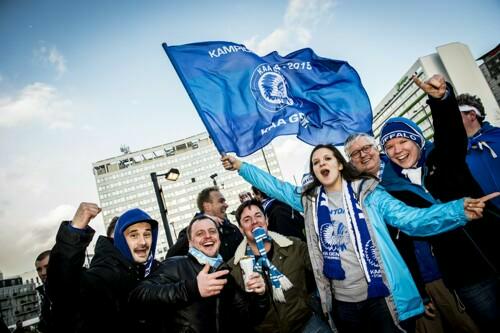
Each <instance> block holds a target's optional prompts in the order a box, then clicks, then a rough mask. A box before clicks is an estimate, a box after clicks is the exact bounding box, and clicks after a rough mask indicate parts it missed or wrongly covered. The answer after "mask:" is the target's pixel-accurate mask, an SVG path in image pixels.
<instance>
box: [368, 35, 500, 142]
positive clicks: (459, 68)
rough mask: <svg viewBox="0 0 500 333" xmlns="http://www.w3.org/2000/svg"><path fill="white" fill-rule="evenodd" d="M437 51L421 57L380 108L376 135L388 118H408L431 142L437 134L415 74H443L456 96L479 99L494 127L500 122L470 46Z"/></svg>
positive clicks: (375, 122)
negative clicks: (412, 76) (463, 94)
mask: <svg viewBox="0 0 500 333" xmlns="http://www.w3.org/2000/svg"><path fill="white" fill-rule="evenodd" d="M436 51H437V52H436V53H433V54H430V55H426V56H422V57H419V58H418V59H417V61H416V62H415V63H414V64H413V65H412V66H411V67H410V68H409V69H408V71H407V72H406V73H404V75H403V76H402V78H401V79H400V80H399V81H398V82H397V83H396V84H395V85H394V87H393V88H392V89H391V90H390V91H389V93H388V94H387V95H386V96H385V97H384V98H383V99H382V101H381V102H380V103H379V104H378V105H377V107H376V108H375V110H374V115H373V132H374V134H375V136H376V137H377V138H378V137H379V135H380V130H381V127H382V125H383V124H384V123H385V121H386V120H387V119H389V118H392V117H405V118H409V119H411V120H413V121H414V122H416V123H417V124H418V125H419V126H420V128H421V129H422V130H423V131H424V135H425V137H426V138H427V139H432V137H433V135H434V132H433V128H432V119H431V112H430V108H429V107H428V105H427V103H426V100H427V96H426V95H425V93H423V92H422V90H420V89H419V88H418V87H417V86H416V85H415V84H413V81H412V80H411V75H412V74H413V73H417V75H418V77H419V78H420V79H421V80H423V81H424V80H427V79H428V78H430V77H431V76H432V75H434V74H441V75H443V76H444V77H445V78H446V80H447V81H448V82H450V83H451V84H452V85H453V86H454V87H455V90H456V93H457V94H461V93H469V94H472V95H477V96H479V97H480V98H481V100H482V102H483V105H484V107H485V110H486V112H487V116H486V120H488V121H490V122H491V123H493V124H499V123H500V111H499V106H498V103H497V101H496V100H495V97H494V96H493V93H492V92H491V89H490V87H489V86H488V83H487V82H486V79H485V78H484V76H483V74H482V72H481V71H480V69H479V67H478V65H477V64H476V61H475V60H474V58H473V57H472V54H471V52H470V50H469V48H468V47H467V45H464V44H462V43H450V44H446V45H443V46H439V47H437V48H436Z"/></svg>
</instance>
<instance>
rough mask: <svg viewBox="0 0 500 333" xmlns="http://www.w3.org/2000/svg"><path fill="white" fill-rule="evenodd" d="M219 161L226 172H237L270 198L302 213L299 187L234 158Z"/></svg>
mask: <svg viewBox="0 0 500 333" xmlns="http://www.w3.org/2000/svg"><path fill="white" fill-rule="evenodd" d="M221 161H222V165H223V166H224V168H225V169H226V170H238V172H239V174H240V176H241V177H243V179H245V180H246V181H247V182H249V183H250V184H252V185H253V186H255V187H257V188H258V189H259V190H261V191H262V192H264V193H266V194H267V195H268V196H270V197H271V198H275V199H278V200H279V201H282V202H285V203H287V204H289V205H290V206H292V207H293V208H294V209H296V210H298V211H300V212H303V211H304V208H303V206H302V200H301V193H302V189H301V187H299V186H294V185H292V184H290V183H287V182H284V181H282V180H279V179H277V178H276V177H274V176H273V175H271V174H269V173H267V172H265V171H263V170H261V169H259V168H257V167H256V166H254V165H252V164H249V163H245V162H241V161H240V160H239V159H237V158H236V157H234V156H229V155H226V156H223V157H222V158H221Z"/></svg>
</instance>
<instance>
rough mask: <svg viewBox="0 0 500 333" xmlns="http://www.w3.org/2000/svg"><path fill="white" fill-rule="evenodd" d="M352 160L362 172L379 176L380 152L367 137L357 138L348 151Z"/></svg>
mask: <svg viewBox="0 0 500 333" xmlns="http://www.w3.org/2000/svg"><path fill="white" fill-rule="evenodd" d="M347 155H348V156H349V157H350V161H351V163H352V165H354V167H355V168H356V169H357V170H358V171H360V172H366V173H369V174H371V175H374V176H377V175H378V172H379V170H380V153H379V152H378V150H377V148H376V147H375V146H374V145H373V144H372V143H371V142H369V141H368V139H367V138H365V137H359V138H357V139H355V140H354V141H353V142H352V143H351V145H350V147H349V150H348V151H347Z"/></svg>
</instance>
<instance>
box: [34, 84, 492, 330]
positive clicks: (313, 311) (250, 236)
mask: <svg viewBox="0 0 500 333" xmlns="http://www.w3.org/2000/svg"><path fill="white" fill-rule="evenodd" d="M413 80H414V82H415V84H416V85H417V86H418V87H419V88H420V89H422V91H423V92H425V93H426V94H427V95H428V101H427V103H428V104H429V106H430V108H431V112H432V120H433V127H434V140H433V142H430V141H428V140H426V138H425V136H424V135H423V133H422V130H421V129H420V128H419V127H418V125H417V124H416V123H415V122H413V121H412V120H410V119H405V118H391V119H389V120H388V121H386V123H385V124H384V125H383V127H382V129H381V135H380V142H377V141H376V140H375V138H374V137H372V136H371V135H369V134H366V133H353V134H352V135H351V136H350V137H349V138H347V140H346V142H345V146H344V148H345V155H346V156H347V158H345V157H344V155H343V154H342V153H341V152H340V151H339V150H338V149H337V148H336V147H335V146H333V145H330V144H328V138H325V144H321V145H318V146H316V147H314V149H313V150H312V153H311V155H310V158H309V169H310V170H309V173H310V174H309V177H307V178H306V179H305V181H304V182H303V184H302V186H295V185H292V184H289V183H286V182H283V181H282V180H279V179H276V178H275V177H274V176H272V175H270V174H268V173H267V172H265V171H263V170H260V169H259V168H257V167H255V166H253V165H251V164H249V163H246V162H242V161H240V160H239V159H237V158H235V157H233V156H228V155H227V156H223V157H222V158H221V162H222V165H223V166H224V168H225V169H227V170H237V171H238V173H239V175H240V176H241V177H243V178H244V179H245V180H246V181H247V182H248V183H249V184H250V185H251V186H252V192H253V193H244V192H242V193H241V195H240V201H241V205H240V206H239V207H238V208H237V209H236V212H235V217H236V222H237V225H235V224H233V223H231V222H230V221H229V219H228V218H227V216H226V210H227V208H228V205H227V203H226V200H225V198H224V195H223V193H221V191H220V190H219V189H218V188H217V187H209V188H206V189H203V190H202V191H201V192H200V193H199V195H198V198H197V206H198V209H199V213H197V214H196V215H195V216H194V218H193V219H192V220H191V222H190V223H189V225H188V227H187V228H185V229H184V230H182V231H181V232H180V233H179V236H178V239H177V242H176V244H174V245H173V246H172V247H171V248H170V249H169V251H168V253H167V258H166V259H165V260H164V261H162V262H159V261H157V260H155V258H154V254H155V248H156V241H157V235H158V222H157V221H155V220H153V219H152V218H151V217H150V216H149V215H148V214H147V213H146V212H144V211H142V210H141V209H139V208H134V209H131V210H128V211H126V212H124V213H123V214H122V215H121V216H119V217H115V218H114V219H113V221H112V223H110V225H109V227H108V230H107V236H99V239H98V240H97V244H96V247H95V256H94V258H93V259H92V262H91V263H90V266H89V267H88V268H84V267H83V263H84V260H85V251H86V249H87V247H88V245H89V244H90V242H91V240H92V238H93V237H94V233H95V232H94V230H93V229H92V227H91V226H90V223H91V221H92V220H93V219H94V218H95V217H96V216H97V214H99V212H100V211H101V209H100V208H99V207H98V206H97V205H96V204H94V203H85V202H83V203H81V204H80V206H79V207H78V210H77V211H76V213H75V215H74V217H73V219H72V220H71V221H65V222H62V224H61V226H60V228H59V231H58V233H57V236H56V244H55V246H54V247H53V248H52V250H50V251H45V252H43V253H41V254H40V255H39V256H38V257H37V258H36V261H35V266H36V269H37V272H38V274H39V276H40V278H41V280H42V282H43V285H42V286H40V287H39V288H37V290H38V292H39V294H40V298H41V301H42V308H41V309H42V311H41V315H40V323H39V327H38V329H39V331H41V332H47V333H49V332H89V333H90V332H92V333H93V332H270V333H274V332H280V333H284V332H340V333H343V332H421V333H424V332H497V331H498V329H499V328H500V325H499V317H500V303H499V302H500V298H499V296H500V291H499V269H500V261H499V260H500V256H499V254H500V251H499V250H498V247H497V246H496V245H497V242H496V239H497V237H498V235H500V215H499V208H500V198H499V197H497V196H498V195H499V194H500V193H498V191H500V186H499V185H500V179H499V178H500V158H498V154H500V129H499V128H496V127H493V126H491V125H490V124H489V123H488V122H486V121H484V118H485V111H484V108H483V107H482V104H481V101H480V100H479V99H478V98H477V97H474V96H470V95H467V94H464V95H460V96H458V98H456V97H455V94H454V92H453V87H452V86H451V85H450V84H448V83H446V82H445V80H444V78H443V77H442V76H439V75H435V76H433V77H431V78H430V79H429V80H427V81H426V82H422V81H420V80H419V79H418V78H416V77H414V78H413Z"/></svg>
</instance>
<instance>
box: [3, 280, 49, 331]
mask: <svg viewBox="0 0 500 333" xmlns="http://www.w3.org/2000/svg"><path fill="white" fill-rule="evenodd" d="M39 311H40V306H39V304H38V296H37V291H36V289H35V284H34V283H24V284H23V280H22V278H21V277H20V276H17V277H14V278H9V279H2V280H0V316H1V317H2V319H3V321H4V322H5V324H6V325H7V326H11V325H14V324H15V323H16V321H18V320H21V321H23V322H25V321H29V320H35V321H37V319H38V313H39Z"/></svg>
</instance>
